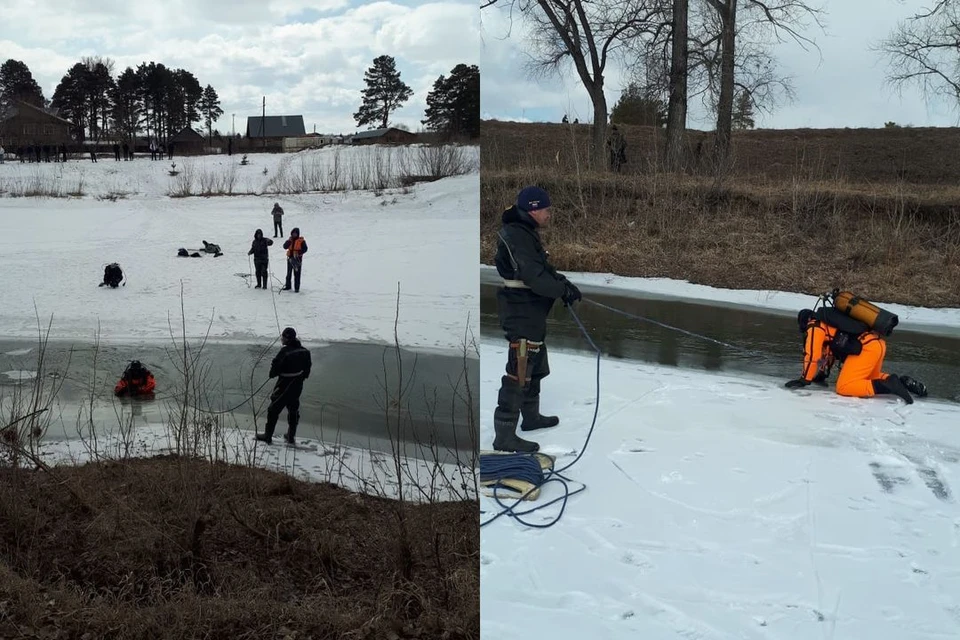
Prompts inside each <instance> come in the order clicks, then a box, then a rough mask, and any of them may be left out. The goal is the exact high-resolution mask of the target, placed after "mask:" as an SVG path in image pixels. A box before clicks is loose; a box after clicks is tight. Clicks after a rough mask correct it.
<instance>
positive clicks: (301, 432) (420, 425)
mask: <svg viewBox="0 0 960 640" xmlns="http://www.w3.org/2000/svg"><path fill="white" fill-rule="evenodd" d="M268 345H269V341H265V343H264V344H263V345H250V344H231V343H228V344H223V343H219V344H207V345H205V346H204V348H203V351H202V353H201V354H200V357H199V362H198V363H197V365H196V367H195V368H196V370H197V371H202V372H204V380H205V381H206V384H205V385H204V388H206V389H209V393H208V394H207V396H206V398H205V400H204V401H203V402H202V403H201V406H203V407H204V408H206V409H210V410H223V409H230V408H232V407H234V406H236V405H237V404H240V403H242V402H243V401H244V400H245V399H247V398H249V397H250V396H251V395H252V394H253V391H254V390H255V389H256V388H257V387H259V386H260V384H261V383H262V382H263V381H264V380H265V379H266V378H267V373H268V371H269V367H270V360H271V359H272V358H273V357H274V355H276V353H277V351H278V350H279V348H280V346H279V344H276V345H274V346H273V347H270V348H269V349H268V350H266V351H265V352H264V349H265V348H266V347H267V346H268ZM304 346H306V347H307V348H308V349H310V351H311V355H312V358H313V368H312V372H311V375H310V378H308V379H307V381H306V383H305V385H304V390H303V394H302V396H301V407H300V413H301V422H300V426H299V428H298V430H297V436H298V437H303V438H317V439H323V440H326V441H331V440H333V439H335V438H336V437H337V435H338V434H337V433H336V432H337V431H338V430H339V432H340V433H339V439H340V441H341V442H343V443H344V444H348V445H352V446H361V447H365V448H366V447H373V448H377V449H381V450H388V447H389V445H388V443H389V437H390V434H388V429H387V424H388V423H387V418H386V417H385V414H384V409H383V406H384V405H385V404H387V403H388V402H389V401H388V402H385V398H387V397H394V398H395V397H396V396H397V395H398V379H400V376H398V370H399V369H400V367H401V366H402V371H403V376H402V379H403V393H404V395H403V398H404V400H403V401H402V402H401V403H400V404H401V407H402V417H401V420H400V422H401V424H402V425H403V429H402V430H400V437H401V439H403V440H405V441H407V442H408V443H413V442H418V443H429V442H431V439H434V440H433V441H435V442H436V443H437V444H438V446H439V447H441V448H443V449H447V450H459V451H470V450H472V449H474V448H475V446H476V445H475V443H476V442H477V434H476V433H475V431H476V428H475V427H474V429H473V431H474V433H471V426H470V425H471V424H472V425H476V424H477V419H478V404H477V402H476V400H475V401H474V402H473V406H472V408H471V407H469V406H468V404H467V403H466V402H464V401H462V400H459V399H457V398H458V396H465V395H466V393H467V385H468V384H469V388H470V391H471V392H472V393H473V397H474V398H477V397H478V380H479V372H480V364H479V360H478V359H476V358H473V359H468V360H466V362H464V360H463V358H462V357H459V356H456V355H439V354H436V353H422V352H421V353H417V352H414V351H410V350H405V349H401V351H400V355H401V363H400V365H398V362H397V351H396V349H394V348H393V347H383V346H378V345H371V344H360V343H332V344H329V343H328V344H326V345H311V344H309V343H304ZM171 349H172V345H171V344H170V343H167V344H166V345H163V344H138V345H126V344H122V345H118V344H110V345H103V344H102V345H100V347H99V349H97V350H95V349H94V346H93V345H92V344H89V343H82V342H78V341H74V342H62V341H57V342H54V341H50V342H49V343H48V347H47V352H46V356H45V357H46V362H45V364H44V370H45V371H46V372H47V373H48V377H46V378H44V380H45V381H47V382H46V384H48V385H50V384H52V383H53V382H54V378H53V376H52V375H50V374H53V373H59V374H64V373H65V374H66V375H65V377H64V378H63V387H62V389H61V391H60V394H59V396H58V399H59V400H60V401H61V402H67V403H74V402H81V401H84V400H86V399H88V398H89V394H90V393H91V390H92V391H93V393H95V394H96V395H97V396H98V397H100V398H101V399H102V401H104V402H107V403H109V402H110V400H111V397H112V393H113V386H114V384H116V381H117V379H118V378H119V377H120V375H121V373H122V372H123V370H124V368H125V366H126V364H127V363H128V362H129V360H131V359H134V358H136V359H139V360H140V361H141V362H143V363H144V365H146V366H147V368H149V369H150V370H151V371H152V372H153V373H154V375H155V377H156V378H157V391H156V403H157V404H160V403H162V402H163V401H164V400H169V401H173V400H175V397H174V396H176V393H177V389H178V388H182V382H181V381H182V380H183V378H182V375H181V374H180V373H179V371H178V366H177V365H175V364H174V363H175V362H177V357H178V354H175V353H173V352H172V351H171ZM27 350H29V352H28V353H25V354H20V353H16V352H20V351H27ZM11 352H15V353H13V354H11ZM38 352H39V349H38V345H37V343H36V341H29V340H0V397H2V395H4V394H6V395H8V396H9V395H10V394H11V393H13V392H14V391H15V389H16V385H17V381H16V380H15V377H14V376H13V375H12V374H11V372H14V371H18V370H19V371H30V372H34V371H36V370H37V355H38ZM95 352H96V371H95V370H94V354H95ZM180 355H182V354H180ZM260 356H262V360H261V361H260V362H259V364H258V363H257V360H258V358H259V357H260ZM68 363H69V366H68ZM251 376H252V377H251ZM274 382H275V380H271V381H270V382H269V383H268V384H267V385H266V386H265V387H264V388H263V389H262V390H260V391H259V392H258V393H257V394H256V396H257V400H256V404H257V406H258V411H259V416H260V417H259V422H258V424H259V425H261V428H262V424H263V420H264V416H265V412H266V402H265V400H266V398H267V397H268V395H269V392H270V391H271V390H272V388H273V384H274ZM384 382H385V383H386V385H387V386H388V388H389V391H388V392H385V391H384ZM29 386H30V380H25V381H24V382H23V383H21V384H20V387H19V388H20V389H27V388H29ZM471 412H472V413H473V420H472V421H471V419H470V413H471ZM236 413H237V414H241V415H249V414H250V413H252V408H251V403H246V404H244V405H243V406H241V407H240V408H238V409H237V410H236ZM390 416H391V418H390V424H391V425H392V429H393V430H394V437H395V436H396V433H397V429H396V424H397V422H398V419H397V409H396V404H395V403H394V404H393V406H392V408H391V409H390ZM285 429H286V411H284V412H283V414H281V416H280V421H279V423H278V426H277V434H278V436H279V435H282V434H283V433H284V430H285ZM48 435H49V437H70V436H71V435H73V436H74V437H75V435H76V434H75V433H74V434H71V433H69V430H67V432H66V433H56V432H55V431H51V432H50V433H49V434H48Z"/></svg>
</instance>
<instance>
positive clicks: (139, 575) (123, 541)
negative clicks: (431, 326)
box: [0, 457, 479, 639]
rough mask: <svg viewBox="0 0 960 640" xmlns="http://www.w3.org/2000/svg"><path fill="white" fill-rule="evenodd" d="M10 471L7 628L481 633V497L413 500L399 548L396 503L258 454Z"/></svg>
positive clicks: (2, 505) (64, 633)
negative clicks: (229, 460) (313, 479)
mask: <svg viewBox="0 0 960 640" xmlns="http://www.w3.org/2000/svg"><path fill="white" fill-rule="evenodd" d="M0 483H2V485H3V487H4V490H3V492H2V493H0V637H22V638H117V639H119V638H157V639H161V638H170V639H173V638H187V637H191V638H284V637H296V638H391V637H399V638H407V637H422V638H451V639H453V638H478V637H479V598H478V593H479V575H478V572H477V562H478V550H479V532H478V529H477V526H476V514H477V508H478V507H477V503H476V502H475V501H474V502H457V503H437V504H432V505H421V506H416V505H408V506H407V508H406V510H405V520H406V522H405V525H404V526H406V527H407V529H408V531H409V533H410V536H409V539H410V540H411V548H410V549H409V550H401V549H398V544H397V539H398V526H399V525H398V522H397V518H396V509H395V506H394V504H393V501H390V500H386V499H382V498H377V497H372V496H365V495H361V494H355V493H351V492H349V491H347V490H344V489H340V488H338V487H335V486H333V485H330V484H313V483H305V482H300V481H297V480H294V479H293V478H290V477H289V476H284V475H279V474H275V473H272V472H269V471H264V470H259V469H251V468H248V467H239V466H233V465H226V464H222V463H221V464H217V463H210V462H206V461H200V460H192V459H187V458H179V457H158V458H153V459H149V460H129V461H123V462H115V463H103V464H88V465H84V466H80V467H68V468H59V469H58V470H57V473H56V474H51V473H43V472H39V471H34V472H30V471H25V470H22V469H11V468H6V469H0ZM62 483H68V484H69V486H70V487H71V489H72V490H73V492H68V491H64V489H63V487H62V486H61V484H62ZM74 492H76V494H77V495H80V496H84V500H85V502H84V503H82V504H81V503H80V501H79V500H78V499H77V498H76V497H75V495H74ZM198 498H199V499H198ZM406 563H409V565H410V569H409V577H404V575H403V574H404V573H407V571H406V570H405V569H404V568H403V567H402V566H401V565H404V564H406ZM84 634H90V635H84Z"/></svg>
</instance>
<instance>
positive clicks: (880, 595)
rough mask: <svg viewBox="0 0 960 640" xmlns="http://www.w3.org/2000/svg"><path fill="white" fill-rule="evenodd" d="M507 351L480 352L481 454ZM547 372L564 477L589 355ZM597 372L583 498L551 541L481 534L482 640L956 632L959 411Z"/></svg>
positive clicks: (769, 384) (555, 448)
mask: <svg viewBox="0 0 960 640" xmlns="http://www.w3.org/2000/svg"><path fill="white" fill-rule="evenodd" d="M504 358H505V349H504V345H503V344H502V343H501V342H499V341H483V342H482V344H481V398H482V406H481V413H480V416H481V425H482V431H481V441H480V442H481V447H482V448H489V447H490V446H491V442H492V439H493V433H492V424H493V410H494V408H495V405H496V395H497V389H498V388H499V381H500V376H501V374H502V370H503V369H502V368H503V361H504ZM550 365H551V367H550V368H551V371H552V374H551V375H550V376H549V377H548V378H546V379H545V380H544V383H543V404H542V411H543V412H544V413H545V414H557V415H559V416H560V417H561V423H560V426H559V427H557V428H556V429H551V430H547V432H539V433H537V434H536V435H535V436H534V437H533V438H532V439H534V440H537V441H538V442H540V444H541V450H543V451H545V452H547V453H551V454H554V455H556V456H558V464H560V465H562V464H564V463H565V461H570V460H572V459H573V458H574V457H575V455H576V453H577V452H578V451H579V449H580V447H581V446H582V445H583V442H584V439H585V437H586V435H587V430H588V428H589V426H590V420H591V417H592V415H593V411H594V383H593V378H594V372H595V369H594V366H595V359H594V358H592V357H589V356H582V355H572V354H568V353H561V352H556V351H552V352H551V354H550ZM601 366H602V381H601V391H602V395H601V401H600V407H599V417H598V419H597V426H596V429H595V431H594V434H593V439H592V441H591V442H590V445H589V448H588V450H587V452H586V454H585V455H584V457H583V458H582V459H581V460H580V462H579V463H578V464H577V465H576V466H574V467H573V468H572V469H571V470H570V471H569V472H568V473H569V475H570V476H571V477H572V478H573V479H575V480H578V481H581V482H583V483H585V484H586V485H587V490H586V491H585V492H584V493H582V494H580V495H578V496H575V497H573V498H571V500H570V503H569V504H568V506H567V510H566V513H565V514H564V516H563V518H562V519H561V520H560V522H559V523H558V524H557V525H555V526H554V527H552V528H549V529H544V530H533V529H527V528H525V527H523V526H521V525H519V524H518V523H516V522H515V521H512V520H510V519H507V518H500V519H499V520H497V521H496V522H494V523H493V524H491V525H489V526H488V527H485V528H483V529H482V530H481V550H482V551H481V560H480V564H481V566H480V572H481V573H480V575H481V585H482V587H481V589H482V594H481V616H482V619H483V626H482V631H483V637H484V638H489V639H491V640H493V639H494V638H497V639H498V640H510V639H514V638H516V639H521V638H531V637H543V638H609V639H617V638H623V639H625V640H626V639H631V640H632V639H633V638H678V637H683V638H703V639H707V638H711V639H712V638H717V639H719V638H756V639H758V640H759V639H761V638H762V639H769V638H777V639H779V640H789V639H797V640H801V639H802V640H808V639H810V638H871V639H873V640H884V639H889V640H901V639H903V638H947V637H958V636H960V571H958V570H957V567H960V506H958V502H957V501H958V498H960V496H958V494H957V492H958V491H960V432H958V431H957V424H958V422H960V407H958V406H957V405H954V404H948V403H941V402H935V401H924V400H918V401H917V402H916V403H915V404H913V405H911V406H906V405H904V404H902V402H900V401H898V400H897V401H895V400H891V399H888V398H873V399H869V400H857V399H847V398H841V397H839V396H837V395H835V394H834V393H833V392H832V391H829V390H819V389H817V390H813V391H808V390H804V391H800V392H791V391H788V390H786V389H784V388H783V387H782V386H781V385H782V383H783V381H782V380H772V379H767V378H761V377H747V376H732V375H723V374H713V373H703V372H692V371H687V370H682V369H676V368H667V367H660V366H653V365H646V364H635V363H625V362H610V361H607V360H604V361H602V364H601ZM558 495H560V491H559V488H558V487H555V486H551V487H547V488H546V489H545V490H544V493H543V495H542V496H541V497H540V499H539V500H538V503H544V502H546V501H548V500H550V499H552V498H554V497H556V496H558ZM525 504H529V503H525ZM534 504H536V503H534ZM531 506H532V505H531ZM557 508H558V505H555V506H553V507H548V508H547V509H545V510H544V512H541V513H538V514H534V515H533V516H531V517H532V519H533V520H534V521H535V522H544V521H547V520H550V519H552V518H553V516H554V515H555V513H556V510H557ZM481 509H482V510H483V511H485V512H486V513H483V514H481V516H480V518H481V520H485V519H487V518H489V517H490V516H491V515H493V513H495V511H496V510H497V506H496V504H495V503H494V502H493V501H492V500H491V499H488V498H482V499H481Z"/></svg>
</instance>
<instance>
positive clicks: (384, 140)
mask: <svg viewBox="0 0 960 640" xmlns="http://www.w3.org/2000/svg"><path fill="white" fill-rule="evenodd" d="M416 141H417V134H415V133H410V132H409V131H404V130H403V129H397V128H395V127H387V128H386V129H371V130H370V131H361V132H360V133H355V134H353V135H352V136H350V144H413V143H415V142H416Z"/></svg>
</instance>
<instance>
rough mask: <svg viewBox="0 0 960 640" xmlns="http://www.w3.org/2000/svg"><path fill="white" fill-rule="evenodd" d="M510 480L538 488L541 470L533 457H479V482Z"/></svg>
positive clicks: (516, 454) (496, 455) (509, 455)
mask: <svg viewBox="0 0 960 640" xmlns="http://www.w3.org/2000/svg"><path fill="white" fill-rule="evenodd" d="M502 478H511V479H515V480H522V481H523V482H529V483H530V484H532V485H534V486H537V487H539V486H540V484H541V483H542V482H543V469H542V468H541V466H540V461H539V460H538V459H537V457H536V456H534V455H529V454H525V453H511V454H499V453H498V454H492V455H485V456H484V455H481V456H480V482H489V481H491V480H500V479H502Z"/></svg>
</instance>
